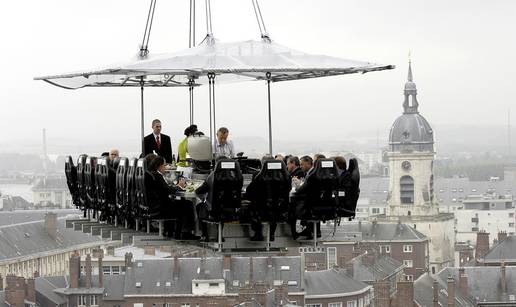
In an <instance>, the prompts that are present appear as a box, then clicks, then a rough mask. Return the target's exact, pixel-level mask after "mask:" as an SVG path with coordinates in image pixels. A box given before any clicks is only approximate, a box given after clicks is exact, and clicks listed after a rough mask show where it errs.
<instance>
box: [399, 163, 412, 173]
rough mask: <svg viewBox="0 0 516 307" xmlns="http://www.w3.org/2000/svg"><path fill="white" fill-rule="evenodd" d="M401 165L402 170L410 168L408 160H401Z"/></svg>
mask: <svg viewBox="0 0 516 307" xmlns="http://www.w3.org/2000/svg"><path fill="white" fill-rule="evenodd" d="M401 167H402V168H403V169H404V170H406V171H408V170H410V168H411V167H412V165H410V162H409V161H403V162H402V163H401Z"/></svg>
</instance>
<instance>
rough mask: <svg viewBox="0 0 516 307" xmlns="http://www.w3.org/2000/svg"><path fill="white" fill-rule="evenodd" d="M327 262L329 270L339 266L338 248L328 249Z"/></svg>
mask: <svg viewBox="0 0 516 307" xmlns="http://www.w3.org/2000/svg"><path fill="white" fill-rule="evenodd" d="M327 262H328V269H331V268H333V267H334V266H336V265H337V248H336V247H328V249H327Z"/></svg>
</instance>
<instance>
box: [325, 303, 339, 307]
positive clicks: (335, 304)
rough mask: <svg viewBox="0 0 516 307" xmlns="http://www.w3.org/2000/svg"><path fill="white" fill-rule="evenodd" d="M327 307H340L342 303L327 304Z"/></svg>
mask: <svg viewBox="0 0 516 307" xmlns="http://www.w3.org/2000/svg"><path fill="white" fill-rule="evenodd" d="M328 307H342V302H338V303H329V304H328Z"/></svg>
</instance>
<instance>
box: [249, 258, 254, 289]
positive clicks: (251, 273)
mask: <svg viewBox="0 0 516 307" xmlns="http://www.w3.org/2000/svg"><path fill="white" fill-rule="evenodd" d="M253 281H254V265H253V256H251V257H249V283H250V284H253Z"/></svg>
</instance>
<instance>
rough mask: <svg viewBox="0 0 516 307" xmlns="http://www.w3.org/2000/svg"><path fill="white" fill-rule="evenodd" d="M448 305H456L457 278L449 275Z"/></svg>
mask: <svg viewBox="0 0 516 307" xmlns="http://www.w3.org/2000/svg"><path fill="white" fill-rule="evenodd" d="M447 283H448V307H454V306H455V279H453V277H451V275H450V276H448V281H447Z"/></svg>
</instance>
